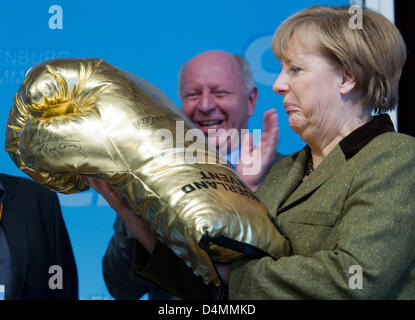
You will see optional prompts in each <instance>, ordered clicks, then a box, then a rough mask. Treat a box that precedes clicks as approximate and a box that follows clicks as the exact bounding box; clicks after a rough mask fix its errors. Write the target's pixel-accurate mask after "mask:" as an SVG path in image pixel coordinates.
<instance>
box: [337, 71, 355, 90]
mask: <svg viewBox="0 0 415 320" xmlns="http://www.w3.org/2000/svg"><path fill="white" fill-rule="evenodd" d="M355 86H356V79H355V77H354V76H353V74H352V73H351V72H350V71H348V70H347V69H346V68H342V82H341V84H340V93H341V94H343V95H345V94H348V93H350V92H351V91H352V90H353V89H354V88H355Z"/></svg>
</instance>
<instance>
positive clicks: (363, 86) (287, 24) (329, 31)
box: [272, 6, 406, 113]
mask: <svg viewBox="0 0 415 320" xmlns="http://www.w3.org/2000/svg"><path fill="white" fill-rule="evenodd" d="M362 13H363V21H362V22H363V23H362V25H361V29H359V28H352V27H351V26H350V24H349V21H350V19H351V18H352V16H353V14H351V13H349V7H328V6H315V7H311V8H308V9H305V10H303V11H300V12H298V13H296V14H294V15H293V16H291V17H289V18H288V19H287V20H285V21H284V22H283V23H282V24H281V25H280V26H279V27H278V29H277V30H276V31H275V33H274V36H273V39H272V50H273V52H274V54H275V56H276V57H277V58H278V59H279V60H285V59H287V57H286V55H285V53H286V48H287V45H288V42H289V40H290V39H291V38H292V37H293V36H294V37H295V39H296V40H299V41H302V40H305V41H307V40H308V41H309V40H310V39H309V35H310V33H309V32H307V30H308V29H310V28H311V30H312V31H311V32H313V31H314V32H313V33H314V34H315V35H316V36H314V37H313V38H314V39H313V40H314V41H315V42H316V43H317V48H318V50H319V51H320V52H321V53H322V54H323V55H324V56H326V57H327V58H328V59H330V60H331V61H332V62H333V64H335V65H339V66H341V67H343V68H345V69H346V70H347V71H348V72H350V73H351V74H352V75H353V76H354V78H355V81H356V87H355V90H357V91H359V92H360V93H361V98H362V103H363V105H364V106H368V107H369V108H370V110H371V112H373V113H383V112H387V111H390V110H393V109H394V108H395V107H396V105H397V102H398V83H399V79H400V77H401V73H402V68H403V65H404V63H405V60H406V46H405V42H404V41H403V39H402V36H401V34H400V32H399V31H398V29H397V28H396V27H395V25H394V24H393V23H392V22H390V21H389V20H388V19H387V18H386V17H384V16H382V15H380V14H378V13H376V12H374V11H372V10H369V9H362Z"/></svg>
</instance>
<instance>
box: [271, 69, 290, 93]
mask: <svg viewBox="0 0 415 320" xmlns="http://www.w3.org/2000/svg"><path fill="white" fill-rule="evenodd" d="M289 89H290V86H289V84H288V79H287V77H286V75H285V74H284V73H283V71H281V73H280V74H279V76H278V78H277V79H276V80H275V82H274V84H273V86H272V90H273V91H274V92H275V93H278V94H285V93H287V92H288V90H289Z"/></svg>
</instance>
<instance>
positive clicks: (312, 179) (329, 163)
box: [278, 145, 346, 213]
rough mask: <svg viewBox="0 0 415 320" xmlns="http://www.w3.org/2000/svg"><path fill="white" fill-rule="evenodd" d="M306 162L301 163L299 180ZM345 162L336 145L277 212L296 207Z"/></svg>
mask: <svg viewBox="0 0 415 320" xmlns="http://www.w3.org/2000/svg"><path fill="white" fill-rule="evenodd" d="M302 160H303V159H302ZM342 160H343V161H342ZM306 161H307V160H305V161H304V162H303V161H301V165H302V166H303V167H302V170H303V171H302V176H301V178H302V177H303V175H304V168H305V162H306ZM345 161H346V160H345V157H344V154H343V152H342V151H341V148H340V147H339V145H337V146H336V147H335V148H334V149H333V150H332V151H331V152H330V154H329V155H328V156H327V157H326V158H325V159H324V160H323V162H321V164H320V165H319V166H318V167H317V169H316V170H314V172H313V173H312V174H311V175H310V176H309V177H308V178H307V179H306V180H305V181H304V182H303V183H301V184H300V185H299V186H298V188H297V189H296V190H295V191H294V192H293V193H292V194H291V196H289V198H288V199H287V200H286V201H285V202H284V203H282V205H281V207H280V208H279V210H278V211H279V212H280V213H281V212H283V211H286V210H288V209H289V208H291V207H293V206H295V205H297V203H298V202H300V201H302V200H303V199H304V198H305V197H307V196H309V195H310V194H311V193H312V192H314V191H315V190H316V189H318V188H319V187H320V186H321V185H322V184H323V183H324V182H326V181H327V179H329V178H330V177H331V176H332V175H333V174H334V173H336V172H338V171H339V170H340V168H341V167H342V166H343V165H344V163H345ZM297 181H298V180H297ZM297 181H295V182H297Z"/></svg>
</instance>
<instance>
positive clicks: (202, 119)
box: [97, 50, 282, 300]
mask: <svg viewBox="0 0 415 320" xmlns="http://www.w3.org/2000/svg"><path fill="white" fill-rule="evenodd" d="M178 95H179V97H180V99H181V102H182V111H183V113H185V114H186V116H187V117H189V118H190V120H192V121H193V123H194V124H195V125H196V126H197V127H198V128H199V129H200V130H202V131H203V133H204V134H205V136H206V137H207V139H208V141H209V142H210V143H211V144H213V145H214V146H216V148H217V149H218V151H219V152H221V153H222V154H223V155H225V156H226V157H227V159H228V161H229V162H230V163H231V164H232V165H233V166H234V167H235V168H236V171H237V173H238V174H239V176H240V177H241V178H242V179H243V180H244V182H245V183H246V184H247V185H248V186H249V187H250V188H251V189H252V190H253V191H255V190H256V188H257V187H258V185H259V184H260V183H261V181H262V180H263V179H264V177H265V175H266V174H267V172H268V171H269V169H270V168H271V166H272V165H273V164H274V163H275V162H276V161H278V160H279V159H281V158H282V155H280V154H278V153H276V152H275V149H276V147H277V144H278V139H279V135H278V133H279V132H278V124H277V115H276V113H275V110H269V111H267V112H265V113H264V124H263V129H264V131H263V133H262V135H261V140H260V141H259V143H258V144H257V145H256V147H254V145H253V137H252V135H251V134H249V133H248V134H245V135H244V134H243V130H242V129H247V127H248V119H249V118H250V117H251V116H252V115H253V113H254V110H255V107H256V103H257V99H258V88H257V87H256V86H255V83H254V80H253V76H252V71H251V68H250V66H249V64H248V62H247V61H246V60H245V59H244V58H243V57H240V56H237V55H233V54H231V53H228V52H225V51H218V50H215V51H207V52H203V53H201V54H199V55H197V56H196V57H194V58H192V59H191V60H189V61H188V62H186V63H185V64H184V65H183V66H182V68H181V69H180V72H179V79H178ZM235 141H236V142H235ZM253 166H256V169H257V170H254V172H255V174H252V172H253V171H252V170H249V169H252V167H253ZM97 191H98V192H100V193H102V195H103V196H104V198H106V199H109V197H108V195H106V194H105V193H103V191H102V190H99V189H98V190H97ZM109 203H110V204H111V200H110V201H109ZM111 206H112V207H113V208H116V207H117V206H118V204H116V205H115V206H114V205H111ZM123 210H125V208H124V209H123ZM116 211H117V209H116ZM117 213H119V212H117ZM127 225H128V223H127ZM129 228H130V227H126V224H125V223H124V222H123V221H122V220H121V219H120V218H119V217H117V220H116V222H115V224H114V229H115V231H116V232H115V235H114V236H113V237H112V239H111V241H110V244H109V246H108V248H107V252H106V254H105V256H104V258H103V272H104V279H105V282H106V284H107V287H108V290H109V291H110V293H111V295H113V296H114V297H115V298H116V299H138V298H139V297H141V296H142V295H143V294H144V293H146V292H148V293H149V299H152V300H157V299H172V298H174V297H173V296H171V295H169V294H168V293H166V292H164V291H162V290H161V289H158V288H154V287H151V286H150V285H149V284H146V283H144V282H142V281H140V280H137V279H135V278H134V277H132V276H131V275H130V268H131V262H132V253H133V251H134V247H135V245H136V238H135V236H134V235H133V234H131V233H130V231H129ZM131 228H132V227H131Z"/></svg>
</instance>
